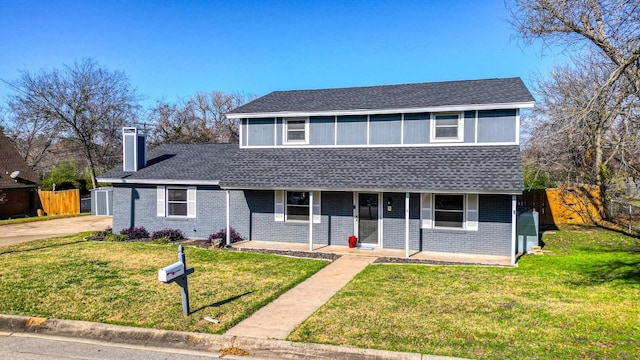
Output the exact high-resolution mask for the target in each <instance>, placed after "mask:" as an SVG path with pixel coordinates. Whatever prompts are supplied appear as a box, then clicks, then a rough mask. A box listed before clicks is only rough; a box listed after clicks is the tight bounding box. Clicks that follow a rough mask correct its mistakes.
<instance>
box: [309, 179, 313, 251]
mask: <svg viewBox="0 0 640 360" xmlns="http://www.w3.org/2000/svg"><path fill="white" fill-rule="evenodd" d="M309 251H313V191H309Z"/></svg>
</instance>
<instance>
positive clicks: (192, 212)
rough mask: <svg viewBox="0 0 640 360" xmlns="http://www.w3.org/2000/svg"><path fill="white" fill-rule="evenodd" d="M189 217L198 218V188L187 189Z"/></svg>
mask: <svg viewBox="0 0 640 360" xmlns="http://www.w3.org/2000/svg"><path fill="white" fill-rule="evenodd" d="M187 217H189V218H195V217H196V188H195V187H188V188H187Z"/></svg>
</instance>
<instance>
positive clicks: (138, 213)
mask: <svg viewBox="0 0 640 360" xmlns="http://www.w3.org/2000/svg"><path fill="white" fill-rule="evenodd" d="M114 201H115V203H114V208H115V209H118V210H119V211H115V213H114V217H113V229H114V231H116V232H118V231H120V230H122V229H124V228H129V227H132V226H144V227H145V228H146V229H147V230H148V231H149V232H153V231H156V230H161V229H165V228H172V229H180V230H182V232H183V233H184V234H185V236H187V237H191V238H208V237H209V235H210V234H212V233H215V232H217V231H219V230H220V229H223V228H225V226H226V192H225V191H224V190H221V189H220V188H218V187H214V186H210V187H206V186H202V187H198V189H197V195H196V207H197V210H196V211H197V213H196V218H170V217H158V216H157V214H156V186H136V187H133V186H129V185H124V186H122V185H120V186H115V187H114ZM388 201H390V202H391V204H392V205H391V211H388V209H387V202H388ZM404 204H405V194H404V193H383V197H382V203H381V204H380V206H382V207H383V209H382V214H383V224H382V233H383V237H382V244H381V245H382V247H384V248H389V249H404V248H405V214H404ZM230 210H231V219H230V225H231V227H232V228H234V229H235V230H236V231H238V232H239V233H240V234H241V235H242V236H243V237H245V238H247V239H250V240H260V241H280V242H292V243H307V242H308V241H309V224H308V223H291V222H284V221H275V214H274V191H273V190H245V191H241V190H233V191H230ZM353 233H354V221H353V193H352V192H323V193H322V195H321V221H320V223H314V224H313V242H314V244H321V245H339V246H347V245H348V243H347V240H348V238H349V236H351V235H353ZM409 248H410V250H419V251H437V252H450V253H467V254H482V255H503V256H508V255H510V252H511V196H509V195H480V197H479V226H478V231H465V230H443V229H420V194H410V197H409Z"/></svg>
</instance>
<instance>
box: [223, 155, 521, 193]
mask: <svg viewBox="0 0 640 360" xmlns="http://www.w3.org/2000/svg"><path fill="white" fill-rule="evenodd" d="M233 163H234V165H233V166H232V167H230V168H229V169H228V171H227V172H226V174H225V175H224V177H223V178H222V180H221V183H220V186H222V187H231V188H261V187H263V188H281V189H283V188H300V189H321V190H331V189H335V190H353V189H395V190H407V191H410V190H416V191H418V190H460V191H467V190H468V191H481V192H516V191H517V192H520V191H522V190H523V188H524V187H523V178H522V166H521V158H520V149H519V147H518V146H517V145H514V146H438V147H372V148H264V149H242V150H241V151H239V152H238V153H237V154H236V157H235V159H234V161H233Z"/></svg>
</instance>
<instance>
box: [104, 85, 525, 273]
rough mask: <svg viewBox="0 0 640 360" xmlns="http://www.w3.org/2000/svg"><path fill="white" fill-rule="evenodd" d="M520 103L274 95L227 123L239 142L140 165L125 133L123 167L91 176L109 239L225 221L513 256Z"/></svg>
mask: <svg viewBox="0 0 640 360" xmlns="http://www.w3.org/2000/svg"><path fill="white" fill-rule="evenodd" d="M533 104H534V99H533V97H532V96H531V94H530V93H529V91H528V90H527V88H526V87H525V86H524V84H523V83H522V81H521V80H520V79H519V78H507V79H486V80H470V81H452V82H437V83H419V84H406V85H389V86H371V87H357V88H341V89H324V90H302V91H276V92H273V93H270V94H268V95H266V96H263V97H261V98H258V99H256V100H254V101H252V102H250V103H248V104H246V105H243V106H241V107H239V108H237V109H235V110H233V111H231V112H230V113H228V114H227V117H228V118H232V119H239V120H240V144H239V145H231V144H205V145H163V146H160V147H158V148H157V149H155V150H154V151H152V152H151V153H150V154H149V156H148V159H149V160H148V161H146V165H145V160H146V159H145V157H144V147H143V145H142V144H143V143H144V137H142V136H140V135H139V134H137V133H136V130H135V129H125V134H124V136H125V141H124V158H125V160H124V163H125V165H124V166H125V169H120V168H118V169H113V170H111V171H109V172H108V173H106V174H104V175H102V176H100V177H99V180H100V181H102V182H111V183H112V184H113V186H114V209H115V213H114V218H113V227H114V230H120V229H122V228H127V227H132V226H144V227H146V228H147V229H148V230H158V229H161V228H179V229H181V230H183V232H184V233H185V234H186V235H187V236H192V237H200V238H205V237H207V236H208V235H209V234H210V233H213V232H216V231H218V230H219V229H221V228H226V227H228V226H230V227H233V228H234V229H236V230H237V231H238V232H239V233H240V234H242V235H243V236H246V237H248V238H249V239H251V240H263V241H279V242H302V243H307V242H308V243H309V245H310V247H311V246H312V245H313V244H330V245H344V246H347V244H348V238H349V236H351V235H356V236H357V237H358V238H359V241H360V243H361V245H362V246H367V247H383V248H392V249H404V250H405V251H406V254H407V256H408V254H409V251H410V250H417V251H435V252H447V253H465V254H482V255H497V256H506V257H509V256H511V258H512V261H513V259H514V256H513V255H514V254H515V218H516V214H515V210H516V195H519V194H521V193H522V190H523V179H522V168H521V159H520V149H519V127H520V109H522V108H530V107H533ZM127 136H129V137H128V138H127ZM127 166H129V167H127ZM124 170H127V171H124ZM227 215H228V216H227ZM310 219H311V221H310Z"/></svg>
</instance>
